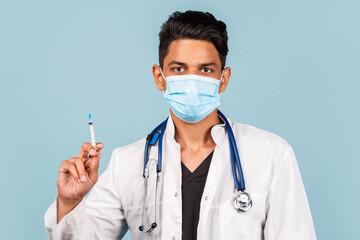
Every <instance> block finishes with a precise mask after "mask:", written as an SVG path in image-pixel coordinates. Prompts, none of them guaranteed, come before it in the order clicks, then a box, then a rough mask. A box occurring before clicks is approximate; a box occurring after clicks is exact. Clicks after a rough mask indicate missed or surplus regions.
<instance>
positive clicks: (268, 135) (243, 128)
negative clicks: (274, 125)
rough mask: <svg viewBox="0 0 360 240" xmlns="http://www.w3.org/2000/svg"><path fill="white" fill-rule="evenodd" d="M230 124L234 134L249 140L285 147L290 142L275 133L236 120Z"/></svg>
mask: <svg viewBox="0 0 360 240" xmlns="http://www.w3.org/2000/svg"><path fill="white" fill-rule="evenodd" d="M230 124H231V127H232V129H233V131H234V134H236V135H237V136H241V137H242V138H246V139H247V140H249V141H257V142H263V143H270V144H272V145H274V146H279V147H285V148H287V147H289V146H290V144H289V143H288V142H287V141H286V140H285V139H284V138H282V137H280V136H279V135H277V134H275V133H272V132H269V131H266V130H264V129H261V128H258V127H255V126H252V125H249V124H245V123H240V122H236V121H231V122H230Z"/></svg>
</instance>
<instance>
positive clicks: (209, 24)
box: [159, 10, 229, 69]
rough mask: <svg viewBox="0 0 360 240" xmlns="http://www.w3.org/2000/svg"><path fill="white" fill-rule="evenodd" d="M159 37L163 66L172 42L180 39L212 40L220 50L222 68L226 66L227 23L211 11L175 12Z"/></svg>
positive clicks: (160, 56) (164, 25)
mask: <svg viewBox="0 0 360 240" xmlns="http://www.w3.org/2000/svg"><path fill="white" fill-rule="evenodd" d="M159 39H160V44H159V64H160V67H161V68H163V63H164V58H165V56H166V55H167V53H168V49H169V45H170V43H171V42H172V41H174V40H178V39H195V40H204V41H208V42H211V43H212V44H214V46H215V48H216V50H217V51H218V54H219V57H220V61H221V69H224V67H225V61H226V56H227V54H228V51H229V49H228V44H227V43H228V35H227V31H226V24H225V23H224V22H222V21H218V20H217V19H216V18H215V17H214V16H213V15H212V14H211V13H209V12H200V11H191V10H188V11H186V12H178V11H176V12H174V13H173V14H171V15H170V16H169V19H168V20H167V21H166V22H165V23H164V24H163V25H162V26H161V31H160V33H159Z"/></svg>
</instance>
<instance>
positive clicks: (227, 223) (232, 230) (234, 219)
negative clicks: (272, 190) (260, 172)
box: [220, 193, 266, 240]
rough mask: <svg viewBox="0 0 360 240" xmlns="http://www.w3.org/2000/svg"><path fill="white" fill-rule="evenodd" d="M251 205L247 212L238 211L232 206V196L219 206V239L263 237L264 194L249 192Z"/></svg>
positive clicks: (252, 239) (254, 238)
mask: <svg viewBox="0 0 360 240" xmlns="http://www.w3.org/2000/svg"><path fill="white" fill-rule="evenodd" d="M250 194H251V198H252V202H253V205H252V207H251V208H250V209H249V210H248V211H247V212H238V211H237V210H236V209H235V208H234V206H233V197H231V198H229V199H228V200H227V201H225V202H224V203H223V204H222V205H221V207H220V226H221V239H226V240H232V239H242V240H246V239H249V240H250V239H251V240H256V239H259V240H261V239H263V237H262V229H263V226H264V223H265V203H266V194H264V193H250Z"/></svg>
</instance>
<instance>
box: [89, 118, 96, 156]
mask: <svg viewBox="0 0 360 240" xmlns="http://www.w3.org/2000/svg"><path fill="white" fill-rule="evenodd" d="M89 130H90V140H91V145H93V147H94V148H95V150H97V149H96V141H95V133H94V122H93V120H92V117H91V113H90V111H89Z"/></svg>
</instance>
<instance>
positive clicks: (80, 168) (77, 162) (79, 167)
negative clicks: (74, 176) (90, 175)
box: [68, 158, 86, 182]
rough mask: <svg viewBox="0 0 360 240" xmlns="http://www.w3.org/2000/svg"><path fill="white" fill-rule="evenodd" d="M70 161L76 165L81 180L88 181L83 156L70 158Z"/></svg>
mask: <svg viewBox="0 0 360 240" xmlns="http://www.w3.org/2000/svg"><path fill="white" fill-rule="evenodd" d="M68 161H69V162H71V163H73V164H74V165H75V167H76V170H77V172H78V176H79V179H80V181H81V182H86V171H85V166H84V161H83V160H82V159H81V158H70V159H69V160H68ZM78 182H79V181H78Z"/></svg>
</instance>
